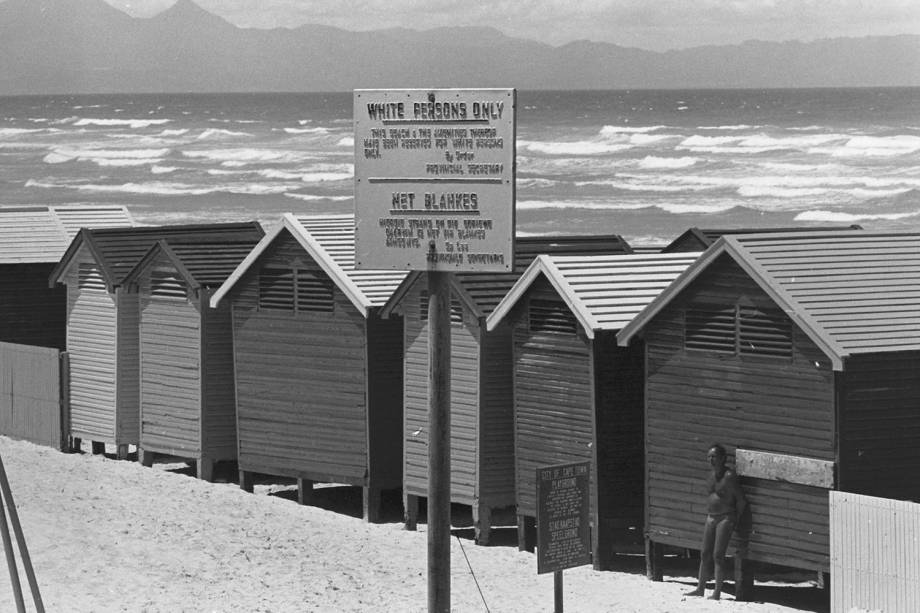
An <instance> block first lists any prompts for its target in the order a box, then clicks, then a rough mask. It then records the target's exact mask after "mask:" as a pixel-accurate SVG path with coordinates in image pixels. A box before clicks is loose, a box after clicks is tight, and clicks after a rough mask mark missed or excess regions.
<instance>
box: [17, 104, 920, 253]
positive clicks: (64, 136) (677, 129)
mask: <svg viewBox="0 0 920 613" xmlns="http://www.w3.org/2000/svg"><path fill="white" fill-rule="evenodd" d="M351 115H352V95H351V93H350V92H349V93H336V94H221V95H173V94H169V95H100V96H76V95H60V96H29V97H5V98H4V97H0V205H19V204H63V203H67V204H78V203H98V202H106V203H119V204H125V205H127V206H128V207H129V209H130V210H131V212H132V214H133V215H134V216H135V217H136V218H137V220H138V221H140V222H144V223H179V222H199V221H226V220H243V219H259V220H261V221H265V222H271V221H273V220H276V219H277V218H278V217H279V216H280V215H281V214H282V213H284V212H295V213H311V212H315V213H331V212H351V211H352V210H353V206H354V205H353V199H352V194H353V175H354V157H353V156H354V138H353V128H352V117H351ZM516 206H517V227H518V232H520V233H527V234H541V233H573V232H588V233H599V232H612V233H618V234H621V235H623V236H624V237H625V238H626V239H627V240H629V241H630V242H631V243H634V244H661V243H664V242H667V241H669V240H671V239H672V238H673V237H675V236H676V235H678V234H679V233H680V232H682V231H684V230H686V229H687V228H689V227H693V226H698V227H706V228H715V227H744V228H758V227H767V226H774V227H776V226H781V227H788V226H821V227H827V226H841V225H850V224H854V223H855V224H861V225H862V226H863V227H865V228H869V229H878V230H886V231H887V230H895V231H896V230H911V231H920V89H918V88H904V89H801V90H718V91H714V90H705V91H704V90H685V91H681V90H668V91H583V92H561V91H560V92H530V91H522V92H518V109H517V205H516Z"/></svg>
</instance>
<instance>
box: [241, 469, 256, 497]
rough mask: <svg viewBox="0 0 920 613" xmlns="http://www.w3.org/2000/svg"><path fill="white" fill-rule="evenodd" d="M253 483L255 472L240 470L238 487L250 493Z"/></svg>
mask: <svg viewBox="0 0 920 613" xmlns="http://www.w3.org/2000/svg"><path fill="white" fill-rule="evenodd" d="M254 485H255V473H252V472H250V471H248V470H241V471H240V489H241V490H243V491H244V492H249V493H250V494H251V493H252V490H253V486H254Z"/></svg>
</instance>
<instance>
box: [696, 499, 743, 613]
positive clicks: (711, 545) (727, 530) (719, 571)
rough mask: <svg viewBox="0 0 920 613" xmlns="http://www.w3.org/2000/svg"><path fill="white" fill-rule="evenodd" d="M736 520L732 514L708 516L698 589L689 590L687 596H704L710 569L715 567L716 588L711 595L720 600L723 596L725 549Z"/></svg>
mask: <svg viewBox="0 0 920 613" xmlns="http://www.w3.org/2000/svg"><path fill="white" fill-rule="evenodd" d="M734 529H735V522H734V521H733V520H732V518H731V516H730V515H716V516H714V517H713V516H711V515H710V516H707V517H706V524H705V525H704V526H703V543H702V546H701V547H700V572H699V580H698V581H697V584H696V589H695V590H693V591H691V592H687V596H702V595H703V594H704V593H705V590H706V582H707V581H708V580H709V576H710V575H709V572H710V571H709V569H710V568H712V569H713V571H714V572H713V574H714V575H715V580H716V589H715V591H714V592H713V593H712V595H711V596H710V597H709V598H710V599H712V600H718V599H719V598H720V597H721V596H722V583H723V582H724V581H725V551H726V550H727V549H728V543H729V541H731V538H732V532H733V531H734Z"/></svg>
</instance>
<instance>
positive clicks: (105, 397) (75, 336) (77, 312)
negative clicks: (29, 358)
mask: <svg viewBox="0 0 920 613" xmlns="http://www.w3.org/2000/svg"><path fill="white" fill-rule="evenodd" d="M74 260H75V261H74V263H73V264H72V266H71V267H70V270H68V271H67V274H66V277H65V283H66V285H67V346H68V347H69V351H68V353H69V354H70V415H71V417H70V423H71V428H70V435H71V436H75V437H80V438H84V439H87V440H92V441H100V442H107V443H115V439H116V436H115V414H116V411H115V408H116V398H117V395H116V383H115V382H116V378H117V376H118V370H117V362H116V359H115V349H116V342H115V339H116V334H117V329H118V327H117V321H118V319H117V309H116V303H115V296H114V294H109V293H108V292H107V291H105V290H104V289H100V290H97V289H84V290H81V289H80V287H79V284H78V267H79V264H80V263H91V264H94V263H95V260H94V259H93V258H92V256H91V255H90V254H89V252H88V251H87V250H86V249H85V248H84V249H83V250H82V251H81V252H80V253H79V254H78V255H77V256H76V257H75V258H74Z"/></svg>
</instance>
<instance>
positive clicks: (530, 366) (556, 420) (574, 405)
mask: <svg viewBox="0 0 920 613" xmlns="http://www.w3.org/2000/svg"><path fill="white" fill-rule="evenodd" d="M554 295H555V294H554V293H550V291H549V290H547V291H546V292H543V293H539V294H537V293H533V294H530V296H531V297H532V296H538V297H539V298H542V299H547V300H549V299H552V298H553V296H554ZM557 299H558V298H557ZM524 304H525V305H526V301H525V302H524ZM592 356H593V354H592V349H591V346H590V344H589V343H587V342H586V340H584V339H583V338H581V337H580V336H578V335H576V334H562V333H557V332H539V333H532V332H530V330H529V321H528V317H527V311H526V309H524V310H523V311H522V316H521V317H520V318H519V319H518V320H517V321H516V322H515V326H514V446H515V481H516V489H517V507H518V508H517V512H518V514H519V515H527V516H529V517H535V516H536V512H537V509H536V470H537V468H539V467H542V466H547V465H550V464H562V463H569V462H583V461H590V462H592V466H594V440H595V432H594V390H593V365H592V362H593V357H592ZM596 491H597V489H596V475H595V471H594V470H592V474H591V500H592V504H596V501H597V493H596Z"/></svg>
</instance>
